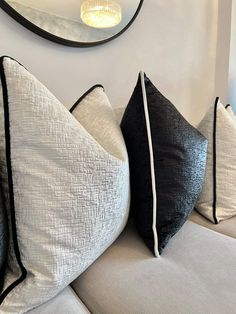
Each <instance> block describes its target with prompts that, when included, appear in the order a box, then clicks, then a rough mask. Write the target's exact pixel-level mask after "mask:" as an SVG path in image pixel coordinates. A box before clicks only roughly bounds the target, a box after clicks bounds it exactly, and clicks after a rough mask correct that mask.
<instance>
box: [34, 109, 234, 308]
mask: <svg viewBox="0 0 236 314" xmlns="http://www.w3.org/2000/svg"><path fill="white" fill-rule="evenodd" d="M122 112H123V109H122V108H121V109H118V110H117V111H116V114H117V116H118V119H119V120H120V118H121V115H122ZM72 289H73V290H72ZM54 313H55V314H82V313H94V314H236V217H234V218H231V219H229V220H226V221H223V222H221V223H220V224H218V225H214V224H213V223H211V222H210V221H208V220H207V219H206V218H204V217H202V216H201V215H200V214H198V213H197V212H195V211H193V213H192V215H191V217H190V220H189V221H188V222H186V223H185V225H184V226H183V228H182V229H181V230H180V231H179V232H178V233H177V234H176V235H175V236H174V237H173V238H172V239H171V241H170V242H169V243H168V245H167V247H166V248H165V250H164V252H163V254H162V255H161V257H160V258H155V257H154V256H153V255H152V253H151V252H150V251H149V250H148V249H147V247H146V246H145V244H144V243H143V240H142V239H141V238H140V237H139V235H138V234H137V232H136V230H135V228H134V226H133V223H132V221H129V223H128V225H127V226H126V228H125V230H124V231H123V233H122V234H121V235H120V237H119V238H118V239H117V240H116V241H115V243H113V245H112V246H111V247H110V248H109V249H108V250H107V251H106V252H105V253H104V254H103V255H102V256H101V257H100V258H99V259H98V260H97V261H96V262H95V263H94V264H93V265H92V266H91V267H89V268H88V269H87V271H85V272H84V273H83V274H82V275H81V276H80V277H79V278H77V279H76V280H75V281H74V282H73V283H72V285H71V287H67V288H66V289H65V290H64V291H63V292H62V293H60V295H58V296H57V297H55V298H54V299H53V300H51V301H49V302H47V303H46V304H44V305H42V306H40V307H39V308H37V309H35V310H33V311H31V312H30V314H54Z"/></svg>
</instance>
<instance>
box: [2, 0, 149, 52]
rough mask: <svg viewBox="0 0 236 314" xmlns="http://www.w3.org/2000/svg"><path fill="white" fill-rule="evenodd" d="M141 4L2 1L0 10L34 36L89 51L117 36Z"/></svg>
mask: <svg viewBox="0 0 236 314" xmlns="http://www.w3.org/2000/svg"><path fill="white" fill-rule="evenodd" d="M142 4H143V0H141V1H140V0H66V1H64V0H63V1H62V0H61V1H60V0H40V1H35V0H2V1H0V7H1V8H2V9H3V10H4V11H5V12H7V13H8V14H9V15H10V16H11V17H13V18H14V19H15V20H16V21H18V22H19V23H21V24H22V25H23V26H25V27H27V28H28V29H30V30H31V31H33V32H34V33H36V34H38V35H40V36H42V37H44V38H46V39H49V40H51V41H54V42H57V43H60V44H63V45H67V46H72V47H90V46H95V45H99V44H103V43H105V42H107V41H110V40H112V39H114V38H116V37H117V36H119V35H121V34H122V33H123V32H124V31H125V30H127V28H128V27H129V26H130V25H131V24H132V23H133V21H134V20H135V18H136V16H137V15H138V13H139V11H140V9H141V6H142Z"/></svg>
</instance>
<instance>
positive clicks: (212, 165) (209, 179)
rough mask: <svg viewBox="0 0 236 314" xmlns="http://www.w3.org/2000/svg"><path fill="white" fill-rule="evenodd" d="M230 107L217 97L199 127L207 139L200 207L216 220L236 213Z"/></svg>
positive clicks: (233, 131)
mask: <svg viewBox="0 0 236 314" xmlns="http://www.w3.org/2000/svg"><path fill="white" fill-rule="evenodd" d="M235 122H236V121H235V115H234V113H233V111H232V109H231V108H230V107H227V108H225V107H224V106H223V105H222V103H221V102H220V99H219V98H218V97H217V98H216V100H215V104H214V105H213V106H211V107H210V109H209V111H208V112H207V113H206V115H205V116H204V117H203V119H202V121H201V122H200V124H199V126H198V129H199V131H200V132H201V133H202V134H203V135H204V136H205V137H206V138H207V139H208V143H209V144H208V154H207V164H206V173H205V179H204V184H203V189H202V192H201V195H200V197H199V200H198V202H197V204H196V209H197V211H198V212H199V213H200V214H202V215H203V216H205V217H206V218H207V219H209V220H210V221H211V222H213V223H215V224H217V223H219V222H220V221H222V220H226V219H229V218H231V217H233V216H235V215H236V198H235V195H236V186H235V182H236V162H235V158H236V146H235V136H236V123H235Z"/></svg>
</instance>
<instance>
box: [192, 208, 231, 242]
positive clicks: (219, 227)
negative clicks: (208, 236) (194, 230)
mask: <svg viewBox="0 0 236 314" xmlns="http://www.w3.org/2000/svg"><path fill="white" fill-rule="evenodd" d="M190 220H191V221H193V222H195V223H196V224H198V225H201V226H203V227H206V228H208V229H211V230H214V231H216V232H220V233H222V234H225V235H227V236H229V237H232V238H235V239H236V216H234V217H232V218H230V219H226V220H223V221H221V222H220V223H219V224H214V223H212V222H211V221H210V220H208V219H207V218H205V217H203V216H202V215H200V214H199V213H198V212H197V211H195V210H194V211H193V212H192V214H191V216H190Z"/></svg>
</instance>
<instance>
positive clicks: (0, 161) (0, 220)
mask: <svg viewBox="0 0 236 314" xmlns="http://www.w3.org/2000/svg"><path fill="white" fill-rule="evenodd" d="M2 108H3V107H2V87H1V83H0V172H1V169H2V168H3V167H4V166H5V161H6V159H5V156H4V155H2V154H1V147H5V136H4V119H3V118H2V117H3V115H2V113H3V110H2ZM3 188H4V183H3V181H2V180H0V292H1V290H2V288H3V284H4V276H5V266H6V258H7V246H8V223H7V217H6V208H5V205H4V202H3Z"/></svg>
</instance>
